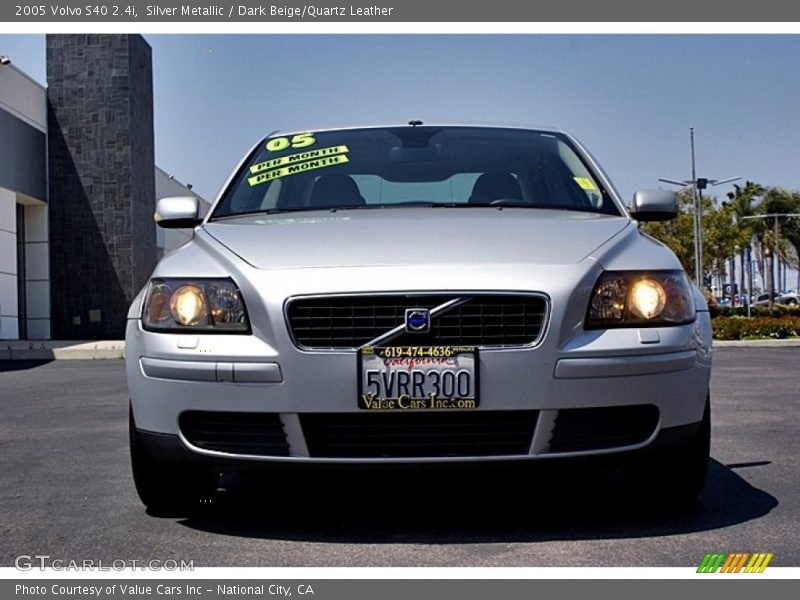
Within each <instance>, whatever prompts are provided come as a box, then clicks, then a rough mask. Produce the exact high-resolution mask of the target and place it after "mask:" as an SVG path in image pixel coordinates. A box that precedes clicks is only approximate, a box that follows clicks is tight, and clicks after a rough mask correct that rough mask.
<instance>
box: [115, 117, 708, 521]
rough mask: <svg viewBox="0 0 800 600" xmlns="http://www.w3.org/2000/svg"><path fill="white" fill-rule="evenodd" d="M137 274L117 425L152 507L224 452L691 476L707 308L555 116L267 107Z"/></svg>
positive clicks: (663, 207) (695, 478)
mask: <svg viewBox="0 0 800 600" xmlns="http://www.w3.org/2000/svg"><path fill="white" fill-rule="evenodd" d="M198 211H199V208H198V203H197V201H196V200H195V199H194V198H167V199H162V200H160V201H159V203H158V207H157V214H156V219H157V220H158V223H159V225H160V226H162V227H194V236H193V238H192V240H191V241H190V242H189V243H187V244H186V245H184V246H182V247H181V248H179V249H178V250H176V251H175V252H173V253H171V254H168V255H167V256H165V257H164V258H163V259H162V260H161V262H160V263H159V264H158V266H157V267H156V269H155V271H154V272H153V274H152V277H151V279H150V281H149V283H148V284H147V286H146V287H145V288H144V289H143V290H142V291H141V293H140V294H139V295H138V296H137V298H136V299H135V300H134V302H133V304H132V306H131V308H130V313H129V315H128V325H127V335H126V361H127V376H128V382H129V387H130V395H131V411H130V442H131V455H132V463H133V474H134V479H135V483H136V487H137V490H138V492H139V495H140V497H141V499H142V501H143V502H144V504H145V505H147V506H148V507H149V508H150V509H151V510H154V511H159V510H166V509H172V508H177V507H190V506H192V504H194V503H197V502H199V501H201V500H203V499H206V498H207V497H208V495H209V494H213V493H214V490H215V489H216V486H217V483H218V477H219V475H220V473H221V472H223V471H224V470H225V469H236V468H238V467H243V466H247V467H252V466H257V467H261V468H265V469H266V468H272V467H276V466H280V465H282V466H283V467H290V466H292V465H294V468H302V467H301V466H300V465H303V464H317V465H319V464H334V465H346V464H362V463H379V464H383V465H392V464H409V463H417V464H422V463H472V464H474V463H490V462H491V461H498V462H503V463H508V462H512V461H520V462H522V461H530V462H534V461H540V462H548V461H549V462H551V464H552V462H553V461H562V462H561V463H560V464H561V465H567V464H568V463H569V462H570V460H569V459H572V458H578V457H581V458H583V459H591V460H598V461H601V460H602V461H610V462H611V463H612V464H615V465H618V466H621V467H623V468H624V472H625V473H626V477H627V481H629V482H630V483H631V484H632V489H633V490H634V491H636V490H638V491H643V492H648V493H649V494H650V495H651V496H652V497H657V498H659V499H662V500H663V499H670V500H674V501H676V502H678V501H680V502H685V501H692V500H693V499H694V498H695V497H696V495H697V494H698V492H699V491H700V489H701V487H702V485H703V481H704V479H705V475H706V468H707V463H708V452H709V432H710V425H709V391H708V390H709V378H710V372H711V326H710V320H709V315H708V309H707V306H706V303H705V301H704V299H703V296H702V294H701V293H700V292H699V291H698V290H697V289H696V288H694V287H693V286H692V285H691V284H690V283H689V281H688V279H687V277H686V274H685V273H684V272H683V270H682V269H681V266H680V263H679V262H678V260H677V259H676V257H675V256H674V255H673V254H672V252H670V251H669V250H668V249H667V248H666V247H665V246H664V245H662V244H661V243H659V242H657V241H655V240H653V239H652V238H650V237H648V236H647V235H645V234H643V233H642V232H641V231H640V230H639V227H638V224H637V222H640V221H648V220H663V219H668V218H672V217H673V216H675V214H676V201H675V197H674V195H673V194H672V193H669V192H664V191H657V190H650V191H642V192H638V193H637V194H635V196H634V198H633V203H632V206H631V207H630V208H628V207H626V206H625V204H624V203H623V202H622V200H621V199H620V197H619V195H618V193H617V192H616V191H615V189H614V187H613V186H612V184H611V182H610V181H609V180H608V178H607V176H606V175H605V174H604V172H603V171H602V170H601V168H600V167H599V166H598V164H597V163H596V162H595V160H594V159H593V158H592V157H591V156H590V155H589V154H588V152H587V151H586V150H585V149H584V148H583V147H582V146H581V145H580V144H579V143H578V142H577V141H576V140H575V139H574V138H572V137H571V136H570V135H568V134H566V133H564V132H562V131H557V130H542V129H535V130H534V129H522V128H510V127H509V128H503V127H472V126H431V125H424V124H423V123H421V122H419V121H412V122H410V123H409V124H408V125H407V126H390V127H363V128H352V129H335V130H324V131H300V132H289V133H282V132H279V133H273V134H271V135H269V136H267V137H266V138H265V139H263V140H261V141H260V142H259V143H258V144H257V145H256V146H255V147H254V148H253V149H252V150H251V151H250V152H248V153H247V155H246V156H245V157H244V159H243V160H242V162H241V164H239V165H238V166H237V167H236V168H235V170H234V171H233V173H232V175H231V177H230V179H229V180H228V182H227V184H226V185H225V186H224V188H223V191H222V192H221V193H220V195H219V197H218V199H217V200H216V202H215V204H214V206H213V207H212V209H211V210H210V211H209V212H208V214H207V215H206V216H205V217H202V218H201V217H200V215H199V212H198Z"/></svg>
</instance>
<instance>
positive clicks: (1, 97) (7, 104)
mask: <svg viewBox="0 0 800 600" xmlns="http://www.w3.org/2000/svg"><path fill="white" fill-rule="evenodd" d="M0 107H2V108H4V109H5V110H7V111H8V112H10V113H11V114H12V115H14V116H15V117H17V118H18V119H21V120H23V121H25V122H26V123H28V125H32V126H33V127H36V128H37V129H39V130H41V131H45V130H46V129H47V95H46V93H45V92H44V88H43V87H42V86H41V85H39V84H38V83H36V82H35V81H34V80H33V79H31V78H30V77H28V76H27V75H26V74H25V73H23V72H22V71H20V70H19V69H17V68H16V67H15V66H14V65H13V64H11V65H2V67H0Z"/></svg>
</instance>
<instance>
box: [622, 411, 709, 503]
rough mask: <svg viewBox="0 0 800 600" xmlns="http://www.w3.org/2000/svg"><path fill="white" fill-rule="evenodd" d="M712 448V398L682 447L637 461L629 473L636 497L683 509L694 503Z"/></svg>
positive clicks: (700, 488) (701, 486) (705, 474)
mask: <svg viewBox="0 0 800 600" xmlns="http://www.w3.org/2000/svg"><path fill="white" fill-rule="evenodd" d="M710 450H711V400H710V397H707V398H706V404H705V409H704V410H703V419H702V421H700V427H699V428H698V430H697V432H696V433H695V435H694V437H693V438H692V440H691V441H690V442H689V443H688V444H686V445H685V446H684V447H683V448H679V449H677V450H673V451H671V452H669V453H666V454H661V455H658V456H655V457H649V458H646V459H644V460H641V461H639V462H637V463H636V464H635V465H634V466H633V467H632V468H631V469H629V472H628V480H629V485H630V486H631V488H632V490H631V491H632V492H633V494H634V495H635V496H636V497H637V498H643V499H644V500H646V501H647V502H648V503H650V504H657V505H659V506H668V507H677V508H685V507H690V506H692V505H694V503H695V502H696V500H697V497H698V496H699V495H700V492H701V491H702V489H703V485H704V484H705V481H706V477H707V475H708V460H709V457H710Z"/></svg>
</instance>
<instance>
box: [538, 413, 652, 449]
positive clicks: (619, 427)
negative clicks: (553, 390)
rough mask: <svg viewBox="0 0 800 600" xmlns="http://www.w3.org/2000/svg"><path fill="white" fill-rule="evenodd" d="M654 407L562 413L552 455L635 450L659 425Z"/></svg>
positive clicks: (551, 443)
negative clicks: (629, 447) (621, 449)
mask: <svg viewBox="0 0 800 600" xmlns="http://www.w3.org/2000/svg"><path fill="white" fill-rule="evenodd" d="M658 417H659V413H658V408H656V407H655V406H653V405H651V404H640V405H635V406H613V407H609V408H570V409H565V410H560V411H558V417H557V418H556V423H555V430H554V431H553V437H552V438H551V439H550V452H581V451H586V450H604V449H606V448H616V447H620V446H633V445H635V444H641V443H642V442H644V441H645V440H647V439H648V438H649V437H650V436H651V435H652V434H653V431H654V430H655V428H656V425H658Z"/></svg>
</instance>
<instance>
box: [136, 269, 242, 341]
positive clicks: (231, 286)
mask: <svg viewBox="0 0 800 600" xmlns="http://www.w3.org/2000/svg"><path fill="white" fill-rule="evenodd" d="M142 324H143V326H144V328H145V329H147V330H149V331H172V332H179V331H197V332H200V331H202V332H206V333H249V332H250V321H249V320H248V318H247V311H246V310H245V307H244V302H243V301H242V295H241V293H240V292H239V288H237V287H236V284H235V283H233V281H231V280H230V279H153V280H152V281H150V289H149V290H148V291H147V295H146V297H145V304H144V312H143V315H142Z"/></svg>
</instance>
